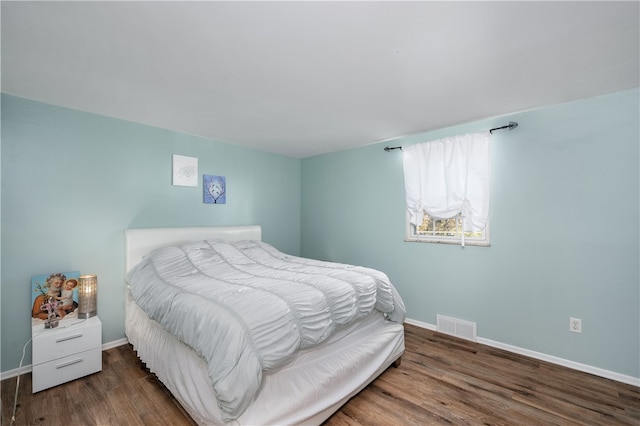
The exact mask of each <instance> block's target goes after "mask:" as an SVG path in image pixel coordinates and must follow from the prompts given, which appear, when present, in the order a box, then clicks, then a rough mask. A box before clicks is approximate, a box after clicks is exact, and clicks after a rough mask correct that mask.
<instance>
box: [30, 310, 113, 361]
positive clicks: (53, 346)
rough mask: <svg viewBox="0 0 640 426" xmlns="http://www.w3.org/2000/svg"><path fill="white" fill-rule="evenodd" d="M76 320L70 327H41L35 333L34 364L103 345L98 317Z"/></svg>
mask: <svg viewBox="0 0 640 426" xmlns="http://www.w3.org/2000/svg"><path fill="white" fill-rule="evenodd" d="M78 321H79V320H74V323H71V324H70V325H69V326H68V327H65V328H62V327H60V328H54V329H50V330H47V329H41V330H38V331H37V335H36V333H34V338H33V356H32V364H33V365H34V366H35V365H37V364H41V363H44V362H48V361H52V360H55V359H58V358H62V357H66V356H68V355H71V354H75V353H78V352H84V351H86V350H89V349H93V348H99V347H101V345H102V323H101V322H100V320H99V319H98V317H93V318H89V319H87V320H86V321H84V322H81V323H79V322H78ZM61 324H62V322H61Z"/></svg>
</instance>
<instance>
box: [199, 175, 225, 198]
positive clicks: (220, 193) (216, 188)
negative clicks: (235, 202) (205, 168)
mask: <svg viewBox="0 0 640 426" xmlns="http://www.w3.org/2000/svg"><path fill="white" fill-rule="evenodd" d="M202 180H203V185H202V190H203V201H204V203H205V204H226V203H227V180H226V178H225V177H224V176H215V175H204V176H203V179H202Z"/></svg>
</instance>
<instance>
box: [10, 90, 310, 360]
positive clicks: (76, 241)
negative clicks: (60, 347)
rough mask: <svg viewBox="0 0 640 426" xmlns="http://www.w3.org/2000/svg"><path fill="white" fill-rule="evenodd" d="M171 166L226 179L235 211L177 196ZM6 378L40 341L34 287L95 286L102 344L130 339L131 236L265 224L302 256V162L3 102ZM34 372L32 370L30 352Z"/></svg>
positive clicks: (266, 231)
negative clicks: (176, 159)
mask: <svg viewBox="0 0 640 426" xmlns="http://www.w3.org/2000/svg"><path fill="white" fill-rule="evenodd" d="M172 154H180V155H186V156H192V157H198V160H199V161H198V166H199V174H200V175H202V174H215V175H223V176H226V178H227V189H228V196H227V204H226V205H210V204H203V202H202V178H201V177H200V178H199V187H198V188H190V187H177V186H172V185H171V168H172ZM1 155H2V166H1V167H2V181H1V182H2V199H1V206H2V210H1V215H2V216H1V217H2V252H1V255H2V262H1V273H2V275H1V277H2V282H1V285H2V287H1V296H2V297H1V299H2V301H1V330H0V331H1V333H2V334H1V337H2V352H1V356H2V364H1V368H2V371H7V370H10V369H13V368H16V367H18V363H19V360H20V356H21V351H22V346H23V345H24V343H25V342H26V341H27V340H28V339H29V338H30V337H31V328H30V309H31V307H30V304H31V289H30V286H31V284H30V279H31V276H32V275H37V274H43V273H49V272H56V271H64V270H80V271H82V272H83V273H95V274H97V275H98V283H99V301H98V314H99V316H100V319H101V320H102V322H103V341H104V342H111V341H114V340H118V339H120V338H123V337H124V331H123V309H124V305H123V294H124V236H123V235H124V234H123V232H124V230H125V229H126V228H136V227H141V228H146V227H156V226H208V225H241V224H260V225H262V227H263V238H264V240H265V241H267V242H269V243H271V244H273V245H274V246H276V247H278V248H279V249H281V250H282V251H285V252H287V253H291V254H299V251H300V160H299V159H293V158H289V157H284V156H280V155H274V154H268V153H264V152H260V151H255V150H250V149H244V148H241V147H237V146H233V145H228V144H224V143H220V142H216V141H212V140H208V139H204V138H199V137H195V136H189V135H184V134H180V133H176V132H171V131H168V130H162V129H158V128H153V127H149V126H144V125H140V124H135V123H131V122H126V121H121V120H116V119H112V118H107V117H103V116H98V115H94V114H89V113H84V112H79V111H73V110H69V109H64V108H59V107H55V106H51V105H46V104H42V103H37V102H32V101H28V100H25V99H21V98H16V97H12V96H6V95H3V96H2V154H1ZM27 353H28V355H27V357H26V359H25V364H30V359H31V357H30V349H29V350H28V352H27Z"/></svg>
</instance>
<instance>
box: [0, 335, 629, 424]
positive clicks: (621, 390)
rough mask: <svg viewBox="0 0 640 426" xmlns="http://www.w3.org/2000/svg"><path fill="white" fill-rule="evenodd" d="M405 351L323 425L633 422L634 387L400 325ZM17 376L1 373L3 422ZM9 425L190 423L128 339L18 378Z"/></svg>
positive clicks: (5, 419) (8, 417)
mask: <svg viewBox="0 0 640 426" xmlns="http://www.w3.org/2000/svg"><path fill="white" fill-rule="evenodd" d="M405 335H406V343H405V344H406V352H405V354H404V356H403V357H402V363H401V365H400V366H399V367H397V368H393V367H392V368H390V369H388V370H387V371H386V372H384V373H383V374H382V375H381V376H380V377H379V378H378V379H376V380H375V381H374V382H373V383H371V384H370V385H369V386H368V387H367V388H365V389H364V390H363V391H362V392H360V393H359V394H358V395H357V396H356V397H355V398H353V399H352V400H350V401H349V402H348V403H347V404H345V405H344V406H343V407H342V408H341V409H340V410H339V411H338V412H336V413H335V414H334V415H333V416H332V417H330V418H329V419H328V420H327V421H326V422H325V423H324V425H325V426H365V425H366V426H370V425H385V426H386V425H527V426H529V425H545V426H546V425H589V426H591V425H636V426H637V425H640V388H638V387H635V386H631V385H626V384H623V383H619V382H615V381H612V380H608V379H603V378H600V377H596V376H592V375H590V374H586V373H582V372H578V371H574V370H570V369H567V368H564V367H560V366H556V365H553V364H548V363H546V362H542V361H538V360H535V359H531V358H527V357H523V356H520V355H516V354H512V353H510V352H506V351H502V350H499V349H495V348H491V347H488V346H483V345H480V344H477V343H473V342H468V341H465V340H460V339H457V338H455V337H451V336H447V335H443V334H440V333H435V332H432V331H429V330H425V329H422V328H418V327H415V326H412V325H406V326H405ZM15 385H16V379H15V378H12V379H7V380H4V381H2V382H1V383H0V386H1V389H0V394H1V396H2V426H5V425H7V426H9V425H10V424H11V412H12V410H13V400H14V392H15ZM14 424H15V425H51V426H57V425H61V426H62V425H64V426H74V425H176V426H178V425H192V424H194V423H193V421H192V420H191V419H190V418H189V417H188V416H187V415H186V414H185V413H184V410H182V409H181V407H180V406H179V404H178V403H177V402H176V401H175V400H174V399H173V397H172V396H171V395H170V394H169V393H168V391H166V389H165V388H164V387H163V386H162V385H161V384H160V383H159V382H158V381H157V380H156V379H155V377H154V376H153V375H152V374H150V373H149V372H148V371H146V370H145V369H144V367H143V366H142V364H141V363H140V362H139V361H138V360H137V358H136V355H135V352H133V350H132V349H131V346H129V345H124V346H120V347H117V348H112V349H109V350H107V351H104V352H103V371H102V372H100V373H97V374H94V375H91V376H88V377H85V378H82V379H80V380H76V381H73V382H70V383H66V384H64V385H61V386H57V387H55V388H51V389H48V390H45V391H42V392H39V393H36V394H32V393H31V374H30V373H28V374H25V375H23V376H22V377H21V380H20V390H19V396H18V409H17V412H16V421H15V423H14Z"/></svg>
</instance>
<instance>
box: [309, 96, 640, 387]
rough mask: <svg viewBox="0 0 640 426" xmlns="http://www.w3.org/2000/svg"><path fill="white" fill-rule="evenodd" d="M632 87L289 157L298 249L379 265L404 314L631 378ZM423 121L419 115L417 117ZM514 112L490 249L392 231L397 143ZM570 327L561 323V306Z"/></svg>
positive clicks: (638, 294)
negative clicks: (298, 204)
mask: <svg viewBox="0 0 640 426" xmlns="http://www.w3.org/2000/svg"><path fill="white" fill-rule="evenodd" d="M638 99H639V92H638V90H631V91H627V92H621V93H616V94H611V95H607V96H602V97H598V98H593V99H589V100H585V101H579V102H573V103H568V104H564V105H560V106H555V107H550V108H544V109H540V110H536V111H530V112H523V113H518V114H513V115H510V116H506V117H501V118H496V119H491V120H485V121H482V122H477V123H471V124H466V125H462V126H456V127H452V128H448V129H442V130H439V131H435V132H429V133H424V134H421V135H416V136H412V137H406V138H401V139H399V140H396V141H393V142H390V143H388V144H386V143H385V144H375V145H370V146H367V147H363V148H358V149H353V150H349V151H342V152H338V153H333V154H327V155H321V156H316V157H311V158H307V159H304V160H302V231H301V232H302V246H301V252H302V255H303V256H308V257H314V258H320V259H326V260H334V261H342V262H348V263H355V264H364V265H367V266H371V267H375V268H378V269H381V270H383V271H385V272H386V273H387V274H388V275H389V276H390V278H391V279H392V281H393V282H394V283H395V284H396V286H397V287H398V289H399V291H400V293H401V295H402V296H403V298H404V300H405V303H406V306H407V310H408V317H409V318H411V319H414V320H418V321H422V322H425V323H430V324H435V322H436V314H444V315H448V316H452V317H456V318H460V319H464V320H468V321H474V322H476V323H477V325H478V335H479V336H480V337H483V338H487V339H491V340H494V341H497V342H502V343H506V344H509V345H514V346H517V347H521V348H525V349H529V350H533V351H537V352H540V353H543V354H547V355H552V356H556V357H560V358H563V359H567V360H571V361H574V362H578V363H583V364H587V365H590V366H594V367H598V368H602V369H605V370H609V371H613V372H617V373H620V374H624V375H628V376H632V377H636V378H637V377H640V349H639V347H640V310H639V306H640V291H639V287H640V284H639V283H640V277H639V243H640V241H639V220H640V219H639V218H640V213H639V202H640V198H639V197H640V196H639V193H640V188H639V172H638V170H639V163H640V161H639V156H640V153H639V140H640V137H639V134H638V133H639V127H640V123H639V108H638V104H639V100H638ZM426 118H427V119H428V117H426ZM509 121H517V122H519V124H520V126H519V127H518V128H517V129H516V130H514V131H508V130H503V131H500V132H496V133H494V137H493V142H492V160H493V168H492V172H493V174H492V206H491V218H490V220H491V242H492V246H491V247H488V248H486V247H466V248H465V249H462V248H460V247H459V246H451V245H437V244H427V243H409V242H404V241H403V237H404V232H405V209H404V199H403V196H404V186H403V185H404V183H403V175H402V154H401V152H399V151H393V152H390V153H387V152H384V151H383V149H382V148H383V147H384V146H385V145H392V146H394V145H409V144H413V143H418V142H426V141H429V140H434V139H438V138H442V137H445V136H450V135H456V134H464V133H469V132H475V131H481V130H485V129H488V128H490V127H496V126H500V125H504V124H506V123H507V122H509ZM571 316H572V317H577V318H581V319H582V321H583V333H582V334H575V333H570V332H569V317H571Z"/></svg>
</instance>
